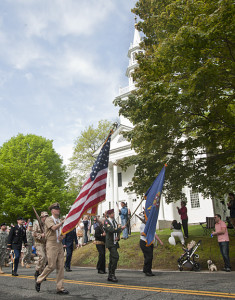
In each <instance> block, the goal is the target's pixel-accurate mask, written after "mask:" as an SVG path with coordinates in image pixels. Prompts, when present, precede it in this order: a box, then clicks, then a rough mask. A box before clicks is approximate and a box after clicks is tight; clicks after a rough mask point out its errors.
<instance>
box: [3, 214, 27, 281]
mask: <svg viewBox="0 0 235 300" xmlns="http://www.w3.org/2000/svg"><path fill="white" fill-rule="evenodd" d="M23 224H24V219H23V218H21V217H19V218H17V225H16V226H12V227H11V230H10V233H9V236H8V245H7V248H8V249H11V250H12V251H13V264H12V276H18V274H17V269H18V264H19V260H20V254H21V249H22V243H24V245H25V247H27V238H26V229H25V227H24V226H23Z"/></svg>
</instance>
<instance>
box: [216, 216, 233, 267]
mask: <svg viewBox="0 0 235 300" xmlns="http://www.w3.org/2000/svg"><path fill="white" fill-rule="evenodd" d="M211 235H212V236H217V239H218V243H219V247H220V252H221V254H222V256H223V260H224V268H223V271H225V272H230V271H231V265H230V259H229V236H228V229H227V226H226V224H225V222H223V221H222V220H221V216H220V215H219V214H216V215H215V231H214V232H212V234H211Z"/></svg>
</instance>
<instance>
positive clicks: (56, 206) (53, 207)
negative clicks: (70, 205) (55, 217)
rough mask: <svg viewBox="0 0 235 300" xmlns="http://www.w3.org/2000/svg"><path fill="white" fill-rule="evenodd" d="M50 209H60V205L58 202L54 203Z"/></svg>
mask: <svg viewBox="0 0 235 300" xmlns="http://www.w3.org/2000/svg"><path fill="white" fill-rule="evenodd" d="M49 209H50V210H52V209H60V204H59V203H58V202H56V203H53V204H51V205H50V206H49Z"/></svg>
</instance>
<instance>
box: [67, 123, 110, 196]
mask: <svg viewBox="0 0 235 300" xmlns="http://www.w3.org/2000/svg"><path fill="white" fill-rule="evenodd" d="M111 127H112V123H111V122H109V121H107V120H101V121H99V123H98V126H97V128H94V125H90V126H89V127H88V128H86V129H85V130H84V131H82V132H81V135H80V136H79V137H78V138H77V139H76V141H75V146H74V150H73V155H72V157H71V158H70V164H69V170H70V172H71V177H70V182H69V184H70V189H71V191H75V192H77V193H78V192H79V190H80V188H81V187H82V185H83V183H84V180H85V178H86V177H87V176H88V175H89V174H90V172H91V167H92V165H93V164H94V162H95V157H94V156H93V154H94V152H95V151H96V150H97V149H98V148H99V146H100V145H101V144H102V143H103V142H104V141H105V139H106V138H107V136H108V133H109V131H110V129H111Z"/></svg>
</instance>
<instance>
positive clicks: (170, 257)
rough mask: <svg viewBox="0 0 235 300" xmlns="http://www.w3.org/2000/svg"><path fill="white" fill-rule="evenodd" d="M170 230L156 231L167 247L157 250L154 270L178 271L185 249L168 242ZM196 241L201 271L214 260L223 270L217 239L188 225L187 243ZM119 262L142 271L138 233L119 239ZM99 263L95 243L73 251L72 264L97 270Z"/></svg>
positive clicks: (234, 250) (234, 258)
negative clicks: (178, 261)
mask: <svg viewBox="0 0 235 300" xmlns="http://www.w3.org/2000/svg"><path fill="white" fill-rule="evenodd" d="M170 233H171V230H170V229H164V230H160V231H157V234H158V236H159V237H160V239H161V240H162V241H163V243H164V245H163V246H161V245H160V244H159V245H158V246H157V247H155V248H154V255H153V269H162V270H178V265H177V259H178V258H179V257H180V255H181V254H183V253H184V251H183V250H182V246H181V244H180V242H179V243H177V244H176V246H172V245H170V244H169V243H168V238H169V236H170ZM233 235H234V231H233V230H231V229H229V236H230V243H229V244H230V245H229V251H230V261H231V266H232V269H233V270H235V236H233ZM191 240H194V241H196V242H198V241H199V240H201V241H202V243H201V245H200V246H199V248H198V249H197V251H196V253H197V254H199V256H200V257H199V259H198V262H199V263H200V265H201V269H202V270H207V260H208V259H211V260H212V261H213V262H214V263H215V264H216V266H217V268H218V270H219V269H221V268H223V266H224V263H223V259H222V256H221V254H220V250H219V245H218V242H217V237H213V238H211V237H210V235H206V236H205V235H203V230H202V227H201V226H200V225H193V226H189V238H188V240H187V241H188V242H190V241H191ZM119 244H120V248H119V250H118V252H119V262H118V268H125V269H142V268H143V261H144V257H143V253H142V251H141V249H140V247H139V233H132V235H131V236H130V237H129V239H127V240H122V239H121V240H120V242H119ZM108 259H109V251H108V249H107V251H106V266H108ZM97 260H98V251H97V250H96V246H95V245H94V244H92V243H89V244H88V245H86V246H84V247H82V248H80V249H76V250H75V251H74V252H73V258H72V265H74V266H81V267H82V266H83V267H84V266H87V267H96V264H97Z"/></svg>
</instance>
